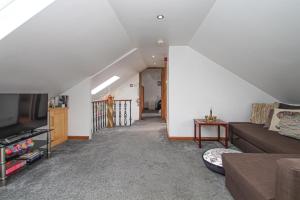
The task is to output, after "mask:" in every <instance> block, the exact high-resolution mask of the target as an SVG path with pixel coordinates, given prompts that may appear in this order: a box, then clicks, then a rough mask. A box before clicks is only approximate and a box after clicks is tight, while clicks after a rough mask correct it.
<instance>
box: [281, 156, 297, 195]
mask: <svg viewBox="0 0 300 200" xmlns="http://www.w3.org/2000/svg"><path fill="white" fill-rule="evenodd" d="M275 184H276V185H275V199H280V200H297V199H300V159H299V158H281V159H279V160H277V170H276V183H275Z"/></svg>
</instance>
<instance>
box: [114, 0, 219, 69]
mask: <svg viewBox="0 0 300 200" xmlns="http://www.w3.org/2000/svg"><path fill="white" fill-rule="evenodd" d="M109 2H110V3H111V5H112V7H113V9H114V10H115V12H116V14H117V16H118V17H119V19H120V21H121V23H122V24H123V25H124V27H125V29H126V30H127V32H128V35H129V36H130V37H131V39H132V41H133V42H134V45H135V46H136V47H138V48H139V50H140V52H141V54H142V56H143V59H144V60H145V62H146V64H147V65H148V66H153V67H154V66H160V67H162V66H163V58H164V57H165V56H167V55H168V45H186V44H187V43H188V42H189V41H190V39H191V38H192V36H193V34H194V33H195V31H196V30H197V29H198V28H199V26H200V24H201V23H202V21H203V20H204V18H205V17H206V15H207V13H208V12H209V10H210V8H211V7H212V5H213V4H214V2H215V0H163V1H162V0H109ZM160 14H163V15H164V16H165V19H164V20H162V21H158V20H157V19H156V16H157V15H160ZM159 39H162V40H164V42H165V44H164V45H162V46H158V45H157V41H158V40H159ZM152 55H154V56H155V58H154V59H153V58H152ZM154 62H155V63H156V65H154Z"/></svg>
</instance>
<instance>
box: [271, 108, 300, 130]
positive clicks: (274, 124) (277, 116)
mask: <svg viewBox="0 0 300 200" xmlns="http://www.w3.org/2000/svg"><path fill="white" fill-rule="evenodd" d="M295 113H300V110H290V109H279V108H275V109H274V114H273V117H272V120H271V125H270V128H269V130H270V131H279V130H280V126H279V122H280V120H281V119H282V118H283V117H284V116H285V115H294V114H295Z"/></svg>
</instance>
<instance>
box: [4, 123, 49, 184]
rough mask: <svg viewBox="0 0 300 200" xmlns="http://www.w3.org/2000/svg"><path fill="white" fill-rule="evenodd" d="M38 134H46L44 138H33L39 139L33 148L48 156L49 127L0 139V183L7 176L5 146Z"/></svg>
mask: <svg viewBox="0 0 300 200" xmlns="http://www.w3.org/2000/svg"><path fill="white" fill-rule="evenodd" d="M39 135H46V139H45V140H34V141H39V142H37V143H38V145H37V146H36V145H35V146H34V149H39V150H41V151H43V152H44V155H46V156H45V157H46V158H49V157H50V154H51V130H49V129H36V130H33V131H30V132H27V133H24V134H20V135H17V136H16V137H11V138H6V139H4V140H1V141H0V183H2V184H1V185H3V182H5V181H6V180H7V178H8V177H7V176H6V161H7V156H6V153H5V148H6V147H8V146H10V145H14V144H17V143H19V142H22V141H24V140H27V139H30V138H33V137H36V136H39ZM19 156H20V155H19Z"/></svg>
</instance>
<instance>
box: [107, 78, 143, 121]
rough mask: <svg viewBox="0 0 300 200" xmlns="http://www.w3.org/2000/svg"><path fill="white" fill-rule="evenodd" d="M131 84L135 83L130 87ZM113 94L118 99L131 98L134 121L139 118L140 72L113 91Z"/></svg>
mask: <svg viewBox="0 0 300 200" xmlns="http://www.w3.org/2000/svg"><path fill="white" fill-rule="evenodd" d="M130 84H133V87H130ZM111 95H112V96H114V98H115V99H116V100H118V99H131V100H132V102H131V117H132V123H133V122H134V121H136V120H139V104H138V103H137V100H138V98H139V74H136V75H135V76H133V77H132V78H130V79H129V80H127V81H126V82H124V83H123V84H122V85H121V86H120V87H119V88H117V89H115V90H114V91H112V92H111ZM128 108H129V106H128ZM128 119H129V114H128ZM117 123H118V122H117Z"/></svg>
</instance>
